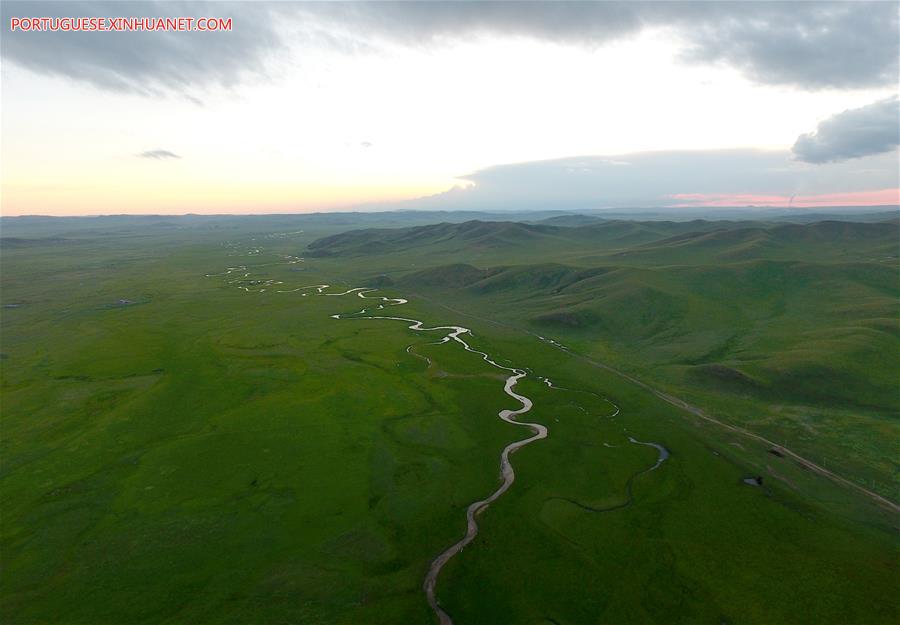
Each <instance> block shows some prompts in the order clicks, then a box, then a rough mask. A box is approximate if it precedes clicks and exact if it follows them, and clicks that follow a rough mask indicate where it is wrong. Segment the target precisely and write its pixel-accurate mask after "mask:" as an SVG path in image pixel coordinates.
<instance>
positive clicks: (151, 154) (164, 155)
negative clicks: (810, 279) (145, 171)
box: [138, 150, 181, 161]
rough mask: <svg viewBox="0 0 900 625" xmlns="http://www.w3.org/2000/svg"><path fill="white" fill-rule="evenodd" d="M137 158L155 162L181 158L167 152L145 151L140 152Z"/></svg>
mask: <svg viewBox="0 0 900 625" xmlns="http://www.w3.org/2000/svg"><path fill="white" fill-rule="evenodd" d="M138 157H139V158H152V159H154V160H157V161H163V160H169V159H172V158H181V157H180V156H178V155H177V154H175V153H174V152H169V151H168V150H147V151H146V152H141V153H140V154H138Z"/></svg>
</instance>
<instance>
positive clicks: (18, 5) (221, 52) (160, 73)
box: [2, 0, 898, 93]
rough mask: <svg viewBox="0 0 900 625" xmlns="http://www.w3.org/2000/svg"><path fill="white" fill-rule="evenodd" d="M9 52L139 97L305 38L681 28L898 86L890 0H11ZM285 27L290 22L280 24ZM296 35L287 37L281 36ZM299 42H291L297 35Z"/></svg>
mask: <svg viewBox="0 0 900 625" xmlns="http://www.w3.org/2000/svg"><path fill="white" fill-rule="evenodd" d="M2 11H3V14H4V20H3V21H4V26H3V28H4V31H5V32H4V33H3V35H4V36H3V38H2V39H3V41H2V53H3V57H4V60H10V61H13V62H15V63H18V64H19V65H22V66H25V67H28V68H30V69H32V70H34V71H37V72H42V73H46V74H55V75H64V76H69V77H72V78H75V79H78V80H82V81H87V82H90V83H92V84H94V85H96V86H99V87H103V88H107V89H113V90H127V91H136V92H142V93H154V92H157V91H160V90H171V91H182V92H183V91H187V90H190V89H193V88H196V87H198V86H200V87H202V86H207V85H210V84H220V85H230V84H233V83H236V82H238V81H239V80H241V79H242V78H243V77H245V76H247V75H250V74H258V73H264V71H265V63H264V62H265V60H266V58H267V57H269V56H270V55H272V54H273V53H275V52H278V51H280V50H283V49H284V48H285V47H286V46H287V45H288V43H292V42H296V41H299V40H301V39H304V40H307V41H314V42H316V43H319V44H324V45H331V46H335V47H339V48H342V49H346V50H360V49H363V50H364V49H367V46H368V44H369V43H370V42H371V41H373V40H378V39H381V40H385V41H391V42H395V43H399V44H403V45H409V46H419V45H441V44H443V43H446V42H452V41H458V40H462V39H470V38H473V37H479V36H502V35H507V36H522V37H531V38H535V39H541V40H546V41H552V42H556V43H560V44H567V45H578V46H585V47H596V46H601V45H603V44H605V43H607V42H610V41H613V40H617V39H621V38H624V37H628V36H631V35H635V34H637V33H638V32H640V31H641V30H643V29H645V28H657V27H664V28H671V29H673V30H674V31H675V32H676V34H677V35H678V37H679V38H680V39H681V40H682V41H683V43H684V45H685V50H684V53H683V55H682V58H683V59H684V60H685V61H687V62H691V63H718V64H725V65H728V66H731V67H734V68H736V69H738V70H739V71H741V72H743V73H744V74H745V75H746V76H748V77H750V78H751V79H753V80H755V81H758V82H761V83H769V84H779V85H795V86H800V87H803V88H811V89H818V88H828V87H834V88H856V87H869V86H883V85H890V86H893V85H895V84H896V82H897V71H898V63H897V59H898V23H897V22H898V19H897V9H896V4H895V3H892V2H875V3H865V2H847V3H841V2H825V3H819V2H785V3H773V2H696V3H694V2H647V3H641V2H569V1H565V0H563V1H547V2H331V3H329V2H323V3H291V2H274V3H266V2H242V3H230V2H223V3H191V2H182V3H176V2H119V3H103V2H77V1H73V2H3V3H2ZM110 14H115V15H116V16H119V15H123V16H195V17H200V16H215V17H232V18H233V19H234V30H233V31H232V32H222V33H108V32H107V33H61V32H56V33H36V32H9V20H8V18H9V17H10V16H20V17H21V16H76V17H87V16H110ZM282 25H283V26H287V28H284V29H282V28H280V26H282ZM285 32H291V35H289V36H288V35H285V34H284V33H285ZM288 38H290V40H291V41H290V42H289V41H288V40H287V39H288Z"/></svg>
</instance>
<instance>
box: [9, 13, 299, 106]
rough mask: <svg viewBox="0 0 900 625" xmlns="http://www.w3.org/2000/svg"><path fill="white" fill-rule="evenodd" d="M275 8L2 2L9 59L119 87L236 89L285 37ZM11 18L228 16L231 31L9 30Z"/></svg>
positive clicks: (259, 68)
mask: <svg viewBox="0 0 900 625" xmlns="http://www.w3.org/2000/svg"><path fill="white" fill-rule="evenodd" d="M272 12H273V8H272V7H271V6H270V5H263V4H258V5H257V4H254V5H252V6H250V5H247V4H238V3H227V2H222V3H190V2H7V1H4V2H3V3H2V14H3V15H2V19H3V29H4V33H3V37H2V44H0V50H2V56H3V60H4V61H7V60H9V61H12V62H14V63H16V64H18V65H21V66H23V67H26V68H28V69H30V70H33V71H35V72H38V73H42V74H50V75H60V76H66V77H70V78H73V79H76V80H80V81H84V82H88V83H91V84H93V85H94V86H97V87H100V88H103V89H109V90H114V91H130V92H136V93H143V94H153V93H158V92H160V91H177V92H186V91H190V90H191V89H193V88H196V87H203V86H207V85H224V86H229V85H232V84H234V83H237V82H238V81H239V80H240V79H241V78H243V77H244V76H245V75H246V74H249V73H252V72H263V71H264V66H263V60H264V57H265V55H266V54H267V53H269V52H271V51H273V50H275V49H278V48H280V47H281V46H282V45H283V41H282V40H281V39H280V38H279V36H278V35H277V34H276V32H275V24H276V22H275V20H274V19H273V17H272ZM10 17H107V18H110V17H222V18H229V17H231V18H232V20H233V30H232V31H230V32H59V31H57V32H36V31H28V32H23V31H19V30H17V31H14V32H10V25H9V18H10Z"/></svg>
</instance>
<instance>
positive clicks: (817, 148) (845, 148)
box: [791, 96, 900, 163]
mask: <svg viewBox="0 0 900 625" xmlns="http://www.w3.org/2000/svg"><path fill="white" fill-rule="evenodd" d="M898 146H900V102H898V99H897V96H894V97H892V98H887V99H885V100H879V101H878V102H873V103H872V104H868V105H866V106H863V107H861V108H858V109H849V110H846V111H844V112H842V113H838V114H837V115H832V116H831V117H829V118H828V119H826V120H825V121H822V122H820V123H819V126H818V127H817V128H816V131H815V132H809V133H805V134H802V135H800V136H799V137H797V141H796V143H794V147H793V148H791V150H792V151H793V152H794V156H795V157H796V158H797V159H798V160H801V161H805V162H807V163H833V162H837V161H844V160H847V159H851V158H860V157H863V156H869V155H871V154H881V153H884V152H889V151H891V150H896V149H897V147H898Z"/></svg>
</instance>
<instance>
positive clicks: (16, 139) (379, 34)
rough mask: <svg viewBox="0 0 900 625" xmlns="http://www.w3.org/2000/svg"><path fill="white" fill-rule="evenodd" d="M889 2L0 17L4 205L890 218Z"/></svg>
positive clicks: (379, 5) (894, 108) (63, 12)
mask: <svg viewBox="0 0 900 625" xmlns="http://www.w3.org/2000/svg"><path fill="white" fill-rule="evenodd" d="M898 7H900V4H898V3H896V2H875V3H865V2H851V3H839V2H828V3H818V2H788V3H768V2H752V3H741V2H718V3H716V2H705V3H691V2H660V3H640V2H629V3H615V2H565V1H553V2H521V3H520V2H493V3H490V2H364V3H356V2H320V3H292V2H272V3H267V2H225V3H214V2H213V3H192V2H172V1H167V2H140V3H134V2H116V3H110V2H106V3H104V2H79V1H66V2H40V1H31V2H10V1H6V0H3V1H2V3H0V13H2V27H3V29H4V32H3V36H2V40H0V55H2V59H0V60H2V64H0V83H2V84H0V90H2V93H0V106H2V109H0V132H2V138H0V181H2V196H0V211H2V214H3V215H20V214H51V215H83V214H124V213H136V214H137V213H140V214H147V213H154V214H183V213H274V212H277V213H286V212H311V211H330V210H350V209H363V210H366V209H385V208H410V209H411V208H423V209H428V208H440V209H444V210H449V209H492V210H504V209H507V210H520V209H526V208H540V209H552V208H559V209H588V208H605V207H615V208H623V207H673V208H675V207H702V206H746V205H755V206H793V207H821V206H834V205H851V204H860V205H881V204H898V203H900V191H898V187H900V173H898V172H900V158H898V143H900V123H898V119H900V104H898V89H900V88H898V55H900V47H898ZM37 16H57V17H63V16H64V17H88V16H105V17H117V16H181V17H231V18H232V23H233V30H232V31H230V32H217V33H209V32H33V31H32V32H22V31H21V30H16V31H12V30H11V25H10V19H11V18H13V17H37Z"/></svg>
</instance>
